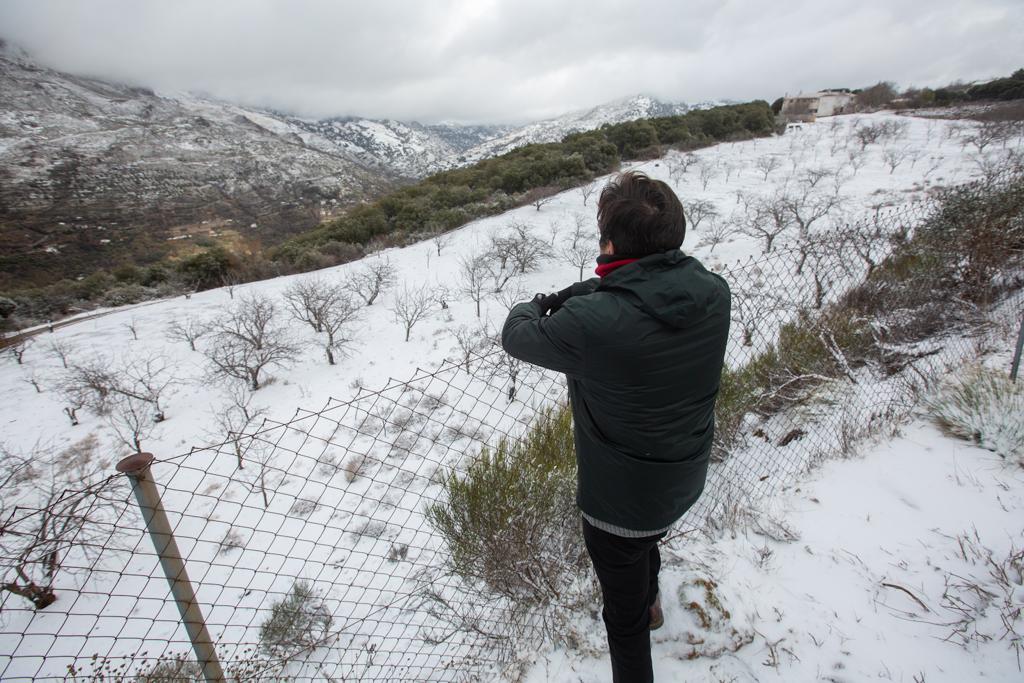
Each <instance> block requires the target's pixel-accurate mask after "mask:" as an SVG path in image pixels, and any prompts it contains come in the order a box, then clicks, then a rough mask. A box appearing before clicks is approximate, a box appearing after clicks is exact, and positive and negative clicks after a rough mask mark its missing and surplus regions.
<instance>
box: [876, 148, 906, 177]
mask: <svg viewBox="0 0 1024 683" xmlns="http://www.w3.org/2000/svg"><path fill="white" fill-rule="evenodd" d="M906 158H907V150H906V149H904V148H900V147H889V148H887V149H885V150H884V151H883V152H882V159H883V160H884V161H885V165H886V166H888V167H889V175H892V174H893V173H895V172H896V169H897V168H898V167H899V165H900V164H902V163H903V161H904V160H905V159H906Z"/></svg>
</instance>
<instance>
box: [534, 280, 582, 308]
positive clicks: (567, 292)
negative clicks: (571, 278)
mask: <svg viewBox="0 0 1024 683" xmlns="http://www.w3.org/2000/svg"><path fill="white" fill-rule="evenodd" d="M571 296H572V286H571V285H570V286H569V287H566V288H565V289H563V290H561V291H558V292H555V293H554V294H537V295H536V296H534V297H533V303H534V304H536V305H537V307H538V308H540V314H541V315H544V314H545V313H554V312H555V311H557V310H558V309H559V308H561V307H562V306H563V304H565V302H566V301H568V300H569V297H571Z"/></svg>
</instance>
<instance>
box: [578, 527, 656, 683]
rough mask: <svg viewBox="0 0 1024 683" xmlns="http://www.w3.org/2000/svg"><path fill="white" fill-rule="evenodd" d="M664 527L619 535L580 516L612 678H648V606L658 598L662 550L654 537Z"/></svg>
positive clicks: (623, 681) (621, 682)
mask: <svg viewBox="0 0 1024 683" xmlns="http://www.w3.org/2000/svg"><path fill="white" fill-rule="evenodd" d="M664 537H665V532H662V533H660V534H658V535H656V536H646V537H644V538H624V537H622V536H616V535H615V534H610V533H608V532H607V531H602V530H601V529H598V528H597V527H595V526H593V525H592V524H590V523H589V522H588V521H587V520H586V519H584V520H583V540H584V541H585V542H586V545H587V553H588V554H589V555H590V560H591V562H593V563H594V571H595V572H596V573H597V580H598V581H599V582H600V584H601V594H602V595H603V596H604V610H603V611H602V612H601V616H602V617H603V618H604V625H605V629H606V630H607V631H608V651H609V653H610V654H611V657H612V680H613V681H614V682H615V683H651V681H653V680H654V671H653V669H652V668H651V632H650V630H649V628H648V627H649V625H650V620H651V612H650V608H651V605H653V604H654V600H655V599H656V598H657V597H658V571H659V570H660V569H661V555H660V554H659V553H658V541H660V540H661V539H662V538H664Z"/></svg>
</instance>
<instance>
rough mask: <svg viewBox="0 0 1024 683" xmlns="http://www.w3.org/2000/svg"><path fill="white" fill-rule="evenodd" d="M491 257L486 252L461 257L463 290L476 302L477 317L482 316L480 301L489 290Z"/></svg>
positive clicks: (460, 267) (460, 268)
mask: <svg viewBox="0 0 1024 683" xmlns="http://www.w3.org/2000/svg"><path fill="white" fill-rule="evenodd" d="M489 260H490V259H489V257H488V256H487V254H486V253H484V254H477V255H475V256H463V257H460V258H459V274H460V275H461V289H462V292H463V293H465V294H466V295H468V296H469V298H471V299H472V300H473V301H474V302H475V303H476V317H478V318H479V317H480V302H481V301H483V299H484V297H485V296H486V291H487V284H486V283H487V277H488V275H489V274H490V269H489V264H488V261H489Z"/></svg>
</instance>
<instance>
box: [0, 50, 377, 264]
mask: <svg viewBox="0 0 1024 683" xmlns="http://www.w3.org/2000/svg"><path fill="white" fill-rule="evenodd" d="M0 92H3V97H2V98H0V244H2V245H3V246H4V251H5V252H6V254H7V255H9V257H8V258H4V263H3V266H4V267H3V270H4V272H5V273H6V274H7V275H11V274H12V271H13V270H15V269H18V270H19V271H20V272H21V273H23V274H25V275H28V276H32V277H35V278H38V277H40V276H41V275H46V274H48V273H53V274H57V273H58V272H61V271H62V270H64V269H66V268H67V267H68V266H69V265H71V264H73V265H74V266H75V267H74V269H73V270H71V273H70V274H75V273H79V272H86V273H87V272H88V271H89V269H90V268H89V266H90V265H91V264H92V263H101V262H102V263H105V264H108V265H109V263H110V262H114V263H116V262H117V261H118V260H119V259H118V258H114V259H111V258H110V257H111V256H115V255H116V256H129V257H130V256H140V255H142V254H143V253H145V252H150V253H151V252H152V251H153V250H154V249H155V248H157V249H159V248H163V246H166V242H165V240H167V239H170V238H173V237H176V236H180V235H182V234H185V233H192V232H195V231H197V230H199V229H200V226H201V225H203V224H204V223H206V224H207V226H204V227H210V228H213V227H215V226H217V227H220V228H228V227H230V228H233V229H235V230H236V231H238V232H239V236H240V237H241V238H243V239H260V240H267V239H268V238H269V239H270V240H273V239H274V238H277V237H280V236H283V235H287V234H289V233H292V232H295V231H298V230H302V229H306V228H309V227H311V226H313V225H316V224H317V223H318V222H319V221H320V220H322V218H323V216H324V214H325V209H328V210H329V209H330V207H334V206H343V205H345V204H349V203H352V202H355V201H359V200H361V199H364V198H366V197H367V196H372V195H374V194H379V193H381V192H383V191H386V190H387V189H388V188H390V187H392V186H393V185H394V183H395V181H396V180H397V174H396V173H394V172H393V171H391V170H390V169H387V168H382V167H379V166H373V165H371V164H370V163H368V162H367V161H366V160H365V159H364V158H362V157H361V155H359V154H358V153H357V152H356V151H355V150H352V149H348V148H345V147H342V146H340V145H332V144H330V143H329V142H326V141H320V140H316V139H313V136H309V135H306V136H305V137H304V135H303V131H302V129H301V128H298V127H296V126H294V125H292V124H291V123H289V122H288V121H284V120H282V119H280V118H276V117H274V116H272V115H265V114H262V113H260V112H255V111H252V110H248V109H245V108H242V107H235V106H232V105H229V104H224V103H219V102H211V101H209V100H204V99H201V98H197V97H191V96H182V97H167V96H164V95H161V94H157V93H154V92H153V91H151V90H146V89H143V88H137V87H130V86H125V85H118V84H113V83H107V82H104V81H99V80H95V79H91V78H83V77H78V76H73V75H69V74H66V73H60V72H57V71H53V70H51V69H47V68H44V67H41V66H39V65H37V64H35V63H33V62H32V61H30V60H28V59H26V58H24V57H23V56H20V55H17V54H13V53H12V52H11V50H9V49H8V50H6V51H5V52H3V53H0ZM115 250H116V254H115V253H114V252H115ZM60 254H63V257H61V256H59V255H60ZM97 259H99V260H97ZM5 279H6V278H5Z"/></svg>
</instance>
